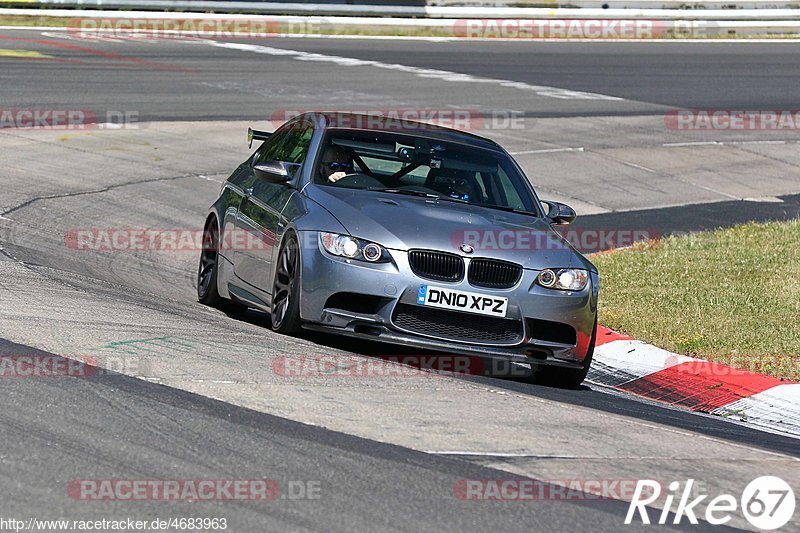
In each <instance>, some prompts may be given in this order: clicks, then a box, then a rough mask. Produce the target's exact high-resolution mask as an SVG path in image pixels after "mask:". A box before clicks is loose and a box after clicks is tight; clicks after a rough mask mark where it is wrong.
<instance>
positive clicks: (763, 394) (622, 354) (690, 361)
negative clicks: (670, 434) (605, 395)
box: [587, 326, 800, 438]
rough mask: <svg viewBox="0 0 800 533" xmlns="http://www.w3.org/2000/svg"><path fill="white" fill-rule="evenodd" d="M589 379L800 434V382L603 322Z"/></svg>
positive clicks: (615, 387)
mask: <svg viewBox="0 0 800 533" xmlns="http://www.w3.org/2000/svg"><path fill="white" fill-rule="evenodd" d="M597 336H598V337H597V346H596V348H595V353H594V361H593V363H592V368H591V369H590V371H589V375H588V377H587V381H589V382H590V383H595V384H598V385H603V386H606V387H611V388H614V389H617V390H619V391H623V392H627V393H631V394H635V395H637V396H642V397H644V398H648V399H650V400H655V401H657V402H661V403H666V404H669V405H673V406H676V407H683V408H687V409H689V410H691V411H696V412H702V413H709V414H713V415H717V416H722V417H725V418H730V419H733V420H737V421H740V422H746V423H748V424H751V425H753V426H755V427H756V428H759V429H761V428H763V429H768V430H771V431H777V432H780V433H785V434H788V435H791V436H794V437H798V438H800V383H796V382H792V381H786V380H781V379H779V378H774V377H771V376H765V375H763V374H759V373H756V372H750V371H747V370H741V369H738V368H733V367H730V366H727V365H723V364H719V363H714V362H711V361H707V360H704V359H696V358H693V357H687V356H684V355H679V354H676V353H672V352H669V351H667V350H663V349H661V348H657V347H655V346H653V345H650V344H647V343H645V342H642V341H638V340H635V339H632V338H631V337H627V336H625V335H622V334H620V333H617V332H615V331H613V330H611V329H609V328H606V327H602V326H600V327H599V328H598V333H597Z"/></svg>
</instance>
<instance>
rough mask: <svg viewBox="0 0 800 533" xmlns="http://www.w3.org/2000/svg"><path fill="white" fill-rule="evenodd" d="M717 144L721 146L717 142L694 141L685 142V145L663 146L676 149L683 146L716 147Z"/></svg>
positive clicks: (666, 144)
mask: <svg viewBox="0 0 800 533" xmlns="http://www.w3.org/2000/svg"><path fill="white" fill-rule="evenodd" d="M717 144H721V143H719V142H717V141H694V142H685V143H664V144H662V145H661V146H664V147H667V148H674V147H681V146H714V145H717Z"/></svg>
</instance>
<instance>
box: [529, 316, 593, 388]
mask: <svg viewBox="0 0 800 533" xmlns="http://www.w3.org/2000/svg"><path fill="white" fill-rule="evenodd" d="M596 341H597V317H595V319H594V330H592V338H591V339H590V340H589V348H588V349H587V353H586V358H585V359H584V360H583V368H580V369H578V368H562V367H557V366H541V367H539V368H538V369H536V368H534V367H532V368H531V370H533V381H534V383H536V384H537V385H546V386H548V387H559V388H562V389H574V388H576V387H578V386H580V384H581V383H583V380H584V379H586V375H587V374H588V373H589V367H591V366H592V357H593V356H594V345H595V342H596Z"/></svg>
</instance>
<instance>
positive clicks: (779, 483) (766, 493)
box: [625, 476, 795, 531]
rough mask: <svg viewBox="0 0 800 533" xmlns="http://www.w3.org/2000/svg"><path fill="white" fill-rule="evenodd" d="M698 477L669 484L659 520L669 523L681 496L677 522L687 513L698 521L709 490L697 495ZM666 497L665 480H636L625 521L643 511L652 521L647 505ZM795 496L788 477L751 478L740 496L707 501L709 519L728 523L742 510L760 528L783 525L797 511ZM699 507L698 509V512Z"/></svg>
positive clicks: (644, 518)
mask: <svg viewBox="0 0 800 533" xmlns="http://www.w3.org/2000/svg"><path fill="white" fill-rule="evenodd" d="M693 485H694V480H693V479H689V480H687V481H686V483H685V484H684V486H683V489H682V490H681V484H680V482H678V481H673V482H672V483H670V484H669V486H668V491H667V492H666V494H665V495H663V496H664V506H663V508H662V510H661V513H660V514H659V515H658V518H657V520H656V523H658V524H660V525H665V524H667V521H668V518H669V513H670V512H671V511H672V506H673V503H674V502H675V501H676V500H677V504H676V507H675V510H674V517H673V519H672V523H673V524H680V523H681V521H682V520H683V518H684V517H685V518H686V519H687V520H688V521H689V523H691V524H697V523H698V519H697V517H698V514H699V509H696V507H698V506H700V505H701V504H703V503H704V502H706V500H707V498H709V495H708V494H702V493H701V494H700V495H697V494H696V492H693ZM661 497H662V490H661V484H660V483H659V482H658V481H654V480H649V479H643V480H639V481H638V482H637V484H636V489H635V490H634V493H633V498H632V499H631V503H630V506H629V507H628V514H627V515H626V516H625V523H626V524H630V523H631V522H632V521H633V519H634V516H635V515H636V514H637V511H638V514H639V519H640V520H641V521H642V523H643V524H650V523H651V517H650V515H649V513H648V510H647V507H646V506H647V505H649V504H651V503H653V502H656V500H659V498H661ZM794 508H795V496H794V492H793V491H792V487H790V486H789V484H788V483H786V482H785V481H784V480H782V479H781V478H779V477H775V476H762V477H759V478H756V479H754V480H753V481H751V482H750V483H749V484H748V485H747V486H746V487H745V489H744V491H742V496H741V498H739V499H738V500H737V499H736V497H735V496H733V495H732V494H720V495H718V496H715V497H714V498H712V499H711V500H708V501H707V502H706V503H705V513H704V514H705V516H703V518H704V519H705V521H706V522H707V523H709V524H711V525H715V526H718V525H722V524H726V523H728V522H729V521H730V520H731V518H732V515H731V513H735V512H737V510H741V513H742V514H743V515H744V517H745V518H746V519H747V521H748V522H750V524H751V525H753V527H755V528H756V529H760V530H764V531H771V530H775V529H778V528H780V527H783V526H784V525H786V524H787V523H788V522H789V520H791V519H792V516H793V515H794ZM696 511H698V512H696Z"/></svg>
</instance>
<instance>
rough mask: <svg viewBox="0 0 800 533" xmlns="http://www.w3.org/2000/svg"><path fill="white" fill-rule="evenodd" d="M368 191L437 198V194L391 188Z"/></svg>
mask: <svg viewBox="0 0 800 533" xmlns="http://www.w3.org/2000/svg"><path fill="white" fill-rule="evenodd" d="M367 190H368V191H376V192H389V193H393V194H408V195H410V196H421V197H423V198H439V195H438V194H431V193H429V192H422V191H415V190H413V189H393V188H391V187H389V188H386V187H369V188H368V189H367Z"/></svg>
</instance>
